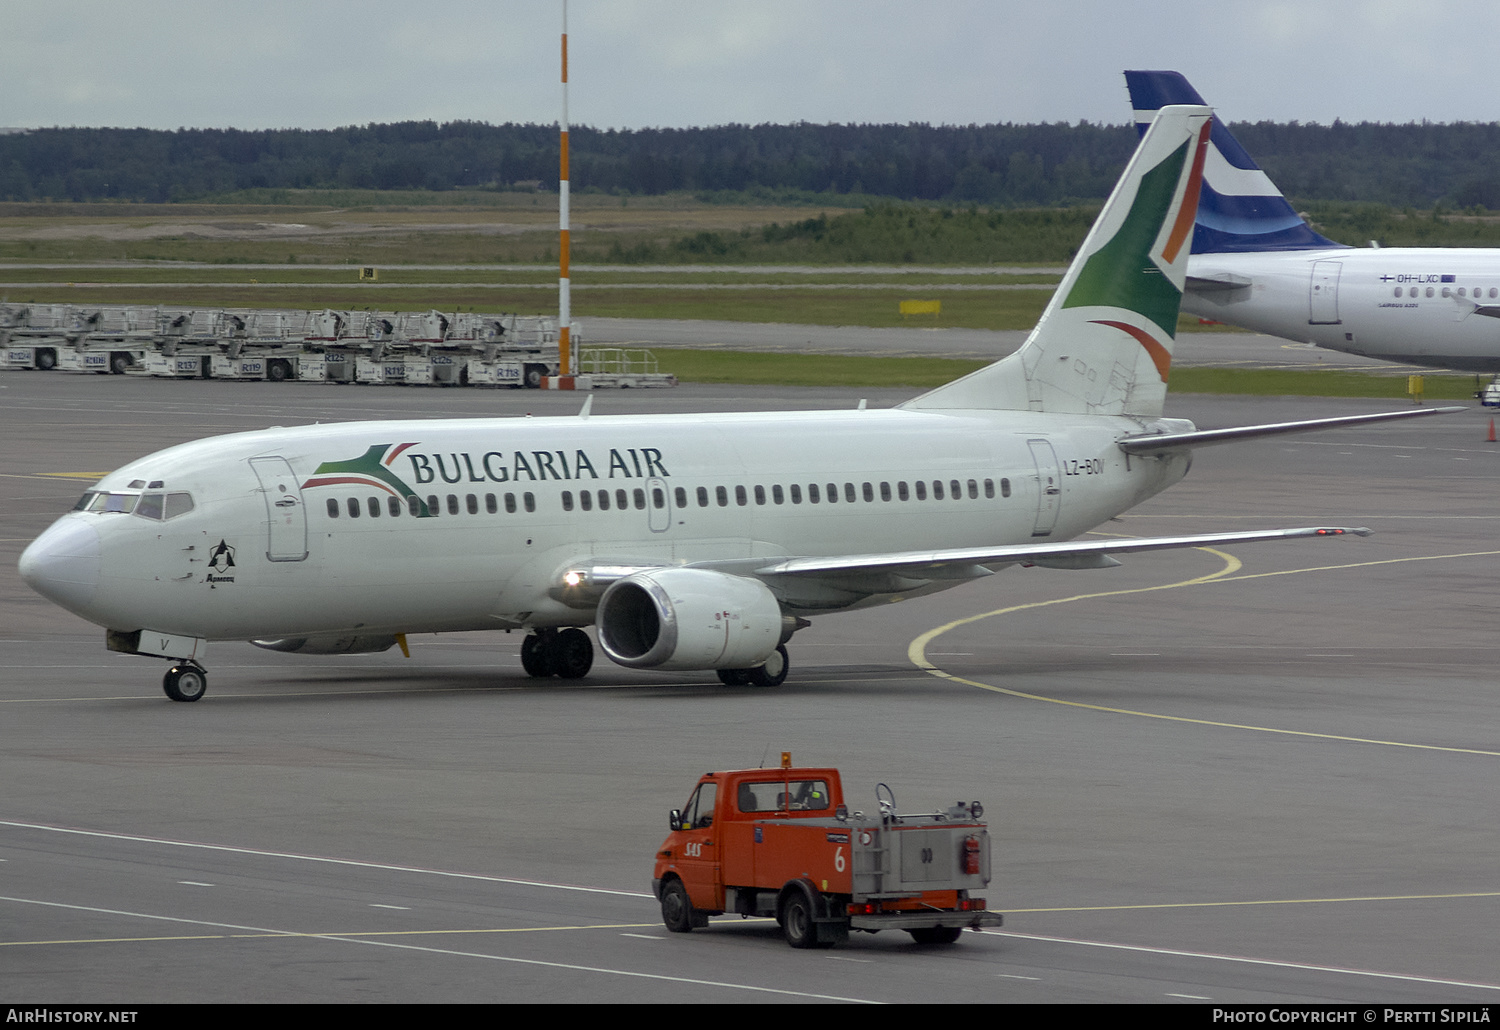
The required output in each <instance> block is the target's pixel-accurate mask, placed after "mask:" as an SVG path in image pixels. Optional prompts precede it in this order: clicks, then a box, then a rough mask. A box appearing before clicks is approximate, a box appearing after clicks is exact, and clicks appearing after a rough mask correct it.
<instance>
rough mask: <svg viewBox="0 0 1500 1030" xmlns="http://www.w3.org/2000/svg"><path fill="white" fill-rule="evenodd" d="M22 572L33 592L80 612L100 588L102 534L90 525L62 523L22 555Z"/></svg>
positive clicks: (55, 525)
mask: <svg viewBox="0 0 1500 1030" xmlns="http://www.w3.org/2000/svg"><path fill="white" fill-rule="evenodd" d="M19 568H20V572H21V578H22V579H24V580H25V581H26V582H27V584H29V585H30V587H31V589H33V590H35V591H36V592H37V593H39V594H41V595H42V596H43V597H46V598H48V599H49V600H52V601H56V602H57V603H58V604H60V605H62V606H63V607H64V608H67V609H69V610H71V611H75V612H76V611H79V610H80V609H82V608H85V607H87V605H88V604H89V602H90V601H92V600H93V599H94V592H95V591H96V590H97V589H98V588H99V534H98V533H97V532H95V531H94V527H93V526H91V525H89V524H88V523H87V522H82V521H80V520H78V519H63V520H62V521H60V522H57V523H54V524H53V525H52V526H51V527H50V528H49V529H48V530H47V531H46V532H45V533H43V534H42V535H41V536H39V537H37V538H36V539H35V540H33V541H32V542H31V546H29V547H27V548H26V550H24V551H22V552H21V561H20V562H19Z"/></svg>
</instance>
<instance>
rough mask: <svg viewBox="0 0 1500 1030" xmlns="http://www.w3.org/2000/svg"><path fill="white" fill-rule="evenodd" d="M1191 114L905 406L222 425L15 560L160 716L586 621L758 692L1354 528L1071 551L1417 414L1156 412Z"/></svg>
mask: <svg viewBox="0 0 1500 1030" xmlns="http://www.w3.org/2000/svg"><path fill="white" fill-rule="evenodd" d="M1208 119H1209V112H1208V110H1207V109H1206V108H1201V107H1172V108H1167V109H1164V110H1163V111H1162V112H1161V113H1160V115H1159V116H1158V118H1157V119H1156V121H1155V123H1154V125H1153V126H1152V128H1151V130H1150V131H1149V132H1147V133H1146V136H1145V138H1144V139H1143V140H1142V141H1141V143H1140V147H1139V149H1138V151H1137V152H1136V154H1135V156H1134V158H1132V160H1131V162H1130V164H1129V166H1128V167H1127V168H1126V170H1125V173H1124V176H1123V178H1122V179H1121V181H1120V183H1119V185H1118V186H1116V188H1115V191H1114V194H1113V195H1112V196H1111V198H1110V200H1109V202H1108V203H1107V205H1106V206H1105V209H1104V211H1103V212H1102V213H1101V214H1100V216H1099V221H1098V224H1096V225H1095V226H1094V228H1093V230H1092V232H1091V233H1090V234H1089V236H1088V238H1087V240H1086V241H1085V242H1084V245H1083V247H1082V249H1081V250H1080V252H1079V256H1078V258H1077V260H1076V261H1075V262H1074V263H1073V266H1072V267H1071V268H1070V269H1069V271H1068V273H1067V275H1066V277H1065V278H1064V279H1063V281H1062V285H1061V286H1060V288H1059V289H1058V291H1057V294H1056V296H1054V297H1053V299H1052V301H1051V303H1050V304H1049V305H1048V307H1047V310H1046V312H1045V313H1044V314H1043V316H1042V319H1041V321H1040V322H1039V323H1038V324H1037V327H1036V329H1035V330H1034V331H1033V332H1032V334H1031V336H1030V337H1029V339H1028V340H1027V342H1026V344H1025V346H1024V347H1022V348H1021V350H1020V351H1018V352H1017V353H1015V354H1013V355H1011V356H1010V357H1008V358H1006V359H1004V360H1003V361H1000V362H998V363H997V364H994V365H990V366H989V367H987V368H984V369H982V370H980V371H978V372H976V373H974V374H972V375H970V376H967V377H965V378H963V379H959V380H957V381H955V382H953V383H950V384H948V385H947V386H944V387H941V388H939V389H937V390H933V391H932V392H930V393H927V394H924V395H922V396H920V397H917V398H916V399H914V400H911V401H908V402H907V403H905V404H903V405H901V406H900V407H899V408H895V409H892V410H884V411H875V410H853V411H824V412H797V413H773V414H734V415H694V416H647V415H634V416H622V417H613V418H611V417H601V416H594V417H590V416H589V415H588V414H587V407H588V406H587V405H585V412H584V413H582V414H580V415H579V416H578V417H571V418H536V419H476V420H451V421H409V422H362V423H349V424H344V425H321V426H304V427H301V428H294V429H270V430H266V431H264V432H252V433H240V434H235V435H232V436H220V437H215V438H212V439H208V440H201V441H198V442H196V443H189V444H184V445H182V446H178V447H172V448H169V449H167V450H164V451H160V452H158V453H156V454H153V455H150V456H148V457H145V458H142V459H140V460H139V461H135V462H132V463H130V464H129V465H127V466H125V467H124V468H122V469H120V470H118V471H116V472H113V473H111V474H110V475H108V476H106V477H105V478H104V479H102V480H101V481H100V482H99V483H98V484H97V485H96V486H94V487H93V488H92V489H91V490H89V491H88V492H87V493H85V494H84V496H83V499H82V500H81V501H80V502H79V503H78V506H77V508H75V509H74V511H73V512H71V513H70V514H67V515H64V516H63V517H62V518H61V519H59V520H58V521H57V522H56V523H55V524H54V525H53V526H52V527H51V528H49V529H48V530H47V531H46V532H45V533H43V534H42V535H41V536H40V537H39V538H38V539H37V540H36V541H34V542H33V543H32V544H31V545H30V546H29V547H28V548H27V549H26V551H25V553H24V554H23V555H22V556H21V562H20V568H21V574H22V576H23V577H24V578H25V579H26V581H27V582H28V583H30V584H31V586H32V587H34V588H35V589H36V590H38V591H39V592H41V593H42V594H44V595H46V596H47V597H49V598H51V599H52V600H54V601H56V602H57V603H58V604H60V605H62V606H63V607H65V608H67V609H69V610H70V611H73V612H76V613H78V614H79V615H81V616H83V617H84V618H86V619H90V620H92V621H94V622H96V623H98V624H99V625H101V626H104V627H106V642H107V646H108V647H110V648H111V649H113V650H116V651H125V652H130V653H134V654H142V655H152V656H158V657H163V658H168V659H172V660H173V661H174V662H175V664H174V665H173V666H172V668H171V669H170V671H168V673H167V674H166V679H165V688H166V692H167V694H168V696H169V697H171V698H173V699H174V700H178V701H191V700H195V699H197V698H198V697H200V696H202V694H203V692H204V690H205V687H206V682H207V680H206V675H205V672H204V669H203V665H202V659H203V656H204V650H205V648H206V647H207V645H208V644H209V643H210V642H212V641H218V640H245V639H253V640H254V642H255V643H257V644H259V645H261V646H262V647H269V648H273V649H275V650H281V651H295V652H301V653H307V654H332V653H340V652H344V653H349V652H358V651H381V650H385V649H387V648H389V647H391V646H393V645H395V644H398V643H399V644H401V645H402V646H403V648H404V647H405V643H406V634H410V633H442V632H452V631H460V630H477V629H502V628H503V629H522V630H526V631H528V635H527V637H526V638H525V642H524V644H523V646H522V650H521V660H522V663H523V665H524V666H525V668H526V671H527V672H529V673H530V674H532V675H533V676H548V675H558V676H563V677H570V678H571V677H577V676H582V675H584V674H585V673H586V672H587V671H588V669H589V667H590V665H591V664H592V661H593V644H592V643H591V641H590V639H589V636H588V634H587V633H585V632H584V631H583V630H582V629H581V628H580V627H583V626H586V625H588V624H589V623H591V622H592V623H594V625H595V626H596V627H597V632H598V637H599V642H600V645H601V646H602V647H603V649H604V651H605V653H606V654H607V655H608V656H609V657H610V658H611V659H613V660H614V661H615V662H618V663H619V664H621V665H624V666H628V667H631V668H638V669H652V668H655V669H680V670H710V669H712V670H717V672H718V674H719V677H720V678H721V679H722V680H723V681H724V682H725V683H728V684H737V683H738V684H745V683H756V684H760V685H774V684H778V683H780V682H781V681H782V680H783V679H784V678H785V676H786V672H787V653H786V648H785V644H786V642H787V641H788V640H789V639H790V637H791V635H792V634H793V633H794V632H795V631H797V630H798V629H801V628H802V627H805V626H807V625H808V621H807V620H808V618H810V617H813V616H818V615H823V614H826V613H829V612H837V611H846V610H849V609H854V608H861V607H866V606H870V605H875V604H883V603H887V602H891V601H898V600H904V599H906V598H910V597H919V596H921V595H923V594H928V593H932V592H934V591H938V590H943V589H946V588H948V587H952V586H956V585H958V584H960V583H963V582H965V581H967V580H973V579H977V578H980V577H984V576H989V575H991V574H992V573H993V572H994V571H995V570H996V569H998V568H1001V567H1004V566H1007V565H1015V564H1030V565H1041V566H1048V567H1055V568H1067V569H1093V568H1107V567H1109V566H1112V565H1118V564H1119V563H1118V562H1117V561H1115V560H1114V559H1113V558H1111V557H1110V555H1111V554H1119V553H1125V552H1131V551H1144V550H1152V549H1160V548H1173V547H1194V546H1201V545H1206V544H1226V543H1235V542H1241V541H1249V540H1263V539H1271V538H1278V537H1289V536H1317V535H1330V534H1339V533H1344V532H1347V531H1346V530H1342V529H1329V528H1307V529H1284V530H1267V531H1259V532H1243V533H1219V534H1211V535H1202V536H1184V537H1167V538H1158V539H1144V540H1110V541H1107V542H1092V541H1090V542H1068V541H1069V540H1070V539H1071V538H1073V537H1076V536H1078V535H1079V534H1081V533H1083V532H1085V531H1087V530H1088V529H1090V528H1091V527H1093V526H1097V525H1099V524H1100V523H1102V522H1104V521H1106V520H1108V519H1109V518H1111V517H1112V516H1114V515H1117V514H1118V513H1120V512H1122V511H1125V510H1126V509H1128V508H1130V507H1132V506H1133V505H1135V504H1138V503H1139V502H1140V501H1142V500H1144V499H1146V498H1148V497H1150V496H1152V495H1153V494H1155V493H1157V492H1158V491H1160V490H1162V489H1164V488H1166V487H1167V486H1169V485H1171V484H1172V483H1174V482H1176V481H1177V480H1178V479H1180V478H1182V476H1183V475H1184V473H1186V472H1187V469H1188V465H1189V458H1190V455H1189V448H1190V447H1192V446H1193V445H1195V444H1200V443H1214V442H1218V441H1221V440H1226V439H1232V438H1237V437H1244V436H1255V435H1264V434H1268V433H1274V432H1288V431H1294V430H1297V429H1305V428H1315V427H1326V426H1327V425H1330V424H1344V423H1348V422H1352V421H1373V420H1379V419H1383V418H1391V417H1402V416H1405V415H1411V414H1418V415H1422V414H1429V413H1430V412H1428V411H1422V410H1418V411H1408V412H1401V413H1399V414H1397V415H1368V416H1355V417H1354V418H1352V419H1349V418H1345V419H1332V420H1321V421H1319V422H1317V423H1295V424H1283V425H1279V426H1258V427H1249V428H1243V429H1231V430H1219V431H1210V432H1206V433H1200V432H1196V431H1194V427H1193V426H1192V424H1191V423H1188V422H1186V421H1184V420H1180V419H1165V418H1162V417H1161V416H1162V403H1163V400H1164V398H1165V395H1166V390H1167V382H1166V381H1167V372H1168V368H1169V365H1170V362H1171V357H1172V344H1173V331H1174V329H1175V326H1176V320H1177V310H1178V301H1179V299H1180V296H1181V290H1182V282H1183V276H1184V272H1185V266H1186V263H1187V250H1188V247H1187V243H1188V236H1189V233H1190V232H1191V230H1192V226H1193V212H1194V210H1195V209H1196V207H1197V198H1198V191H1199V184H1200V181H1201V177H1202V166H1203V161H1204V157H1205V154H1206V151H1207V148H1208V125H1209V121H1208ZM1354 532H1364V531H1362V530H1355V531H1354Z"/></svg>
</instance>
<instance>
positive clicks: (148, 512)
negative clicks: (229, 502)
mask: <svg viewBox="0 0 1500 1030" xmlns="http://www.w3.org/2000/svg"><path fill="white" fill-rule="evenodd" d="M73 510H74V511H88V512H93V513H95V514H101V515H109V514H119V515H135V516H137V517H139V518H143V519H151V520H152V521H153V522H162V521H165V520H166V519H171V518H176V517H177V516H178V515H185V514H187V513H188V512H190V511H192V510H193V495H192V494H189V493H170V494H163V493H146V494H142V493H127V492H125V491H122V490H90V491H88V492H87V493H85V494H84V495H83V496H82V497H80V498H79V499H78V503H77V504H75V505H73Z"/></svg>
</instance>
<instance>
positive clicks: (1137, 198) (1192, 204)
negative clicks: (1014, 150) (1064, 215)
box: [907, 107, 1212, 416]
mask: <svg viewBox="0 0 1500 1030" xmlns="http://www.w3.org/2000/svg"><path fill="white" fill-rule="evenodd" d="M1211 114H1212V112H1211V111H1210V110H1209V108H1207V107H1164V108H1162V109H1161V110H1160V111H1159V112H1158V113H1157V116H1156V120H1155V121H1154V122H1152V124H1151V127H1150V129H1148V130H1147V132H1146V135H1145V136H1144V137H1142V139H1141V142H1140V146H1139V147H1137V148H1136V152H1135V155H1134V156H1133V157H1132V158H1131V160H1130V163H1129V164H1128V165H1126V167H1125V172H1124V174H1123V175H1121V177H1120V181H1119V183H1118V184H1117V185H1116V186H1115V189H1114V192H1113V193H1112V194H1111V195H1110V198H1109V200H1108V201H1107V202H1106V203H1105V205H1104V209H1103V210H1102V211H1101V212H1100V213H1099V218H1098V220H1097V221H1096V222H1095V223H1094V227H1093V228H1092V229H1091V230H1090V231H1089V234H1088V236H1087V237H1086V238H1085V239H1084V241H1083V245H1082V246H1081V247H1080V248H1079V251H1078V256H1077V257H1076V258H1074V260H1073V264H1072V265H1071V266H1070V267H1069V268H1068V271H1067V274H1066V275H1064V276H1063V280H1062V284H1061V285H1060V286H1059V287H1058V288H1057V292H1056V293H1055V294H1054V295H1053V297H1052V301H1051V303H1049V304H1048V305H1047V309H1046V311H1044V312H1043V313H1042V317H1041V320H1040V321H1039V322H1037V325H1036V328H1035V329H1033V330H1032V332H1031V335H1030V337H1028V338H1027V340H1026V344H1025V345H1024V346H1023V347H1022V348H1021V350H1019V351H1017V352H1016V353H1015V354H1013V355H1011V357H1009V358H1007V359H1005V360H1004V361H1000V362H997V363H996V364H994V365H991V366H990V367H989V368H986V369H981V370H980V371H978V372H976V373H974V374H973V375H971V376H968V377H966V378H964V379H960V380H958V381H957V382H956V383H950V384H949V385H948V386H946V387H940V388H939V389H937V390H935V391H933V392H932V393H930V394H927V395H924V396H923V397H919V398H917V399H916V400H915V401H911V402H908V405H907V406H909V407H918V408H960V407H968V408H1016V409H1025V410H1031V411H1055V412H1071V413H1086V414H1099V415H1120V414H1132V415H1151V416H1155V415H1160V414H1161V411H1162V403H1163V401H1164V400H1165V398H1166V391H1167V377H1168V374H1169V373H1170V371H1171V367H1172V346H1173V344H1174V343H1175V340H1176V335H1177V315H1178V309H1179V307H1180V305H1181V303H1182V293H1183V288H1184V286H1185V284H1186V282H1187V261H1188V251H1189V250H1190V249H1191V247H1190V243H1191V240H1192V233H1193V222H1194V219H1195V217H1196V215H1197V211H1198V195H1199V192H1200V191H1201V189H1202V184H1203V162H1204V158H1205V157H1206V156H1207V153H1208V136H1209V128H1210V117H1211Z"/></svg>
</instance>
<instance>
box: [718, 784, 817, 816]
mask: <svg viewBox="0 0 1500 1030" xmlns="http://www.w3.org/2000/svg"><path fill="white" fill-rule="evenodd" d="M736 802H737V804H738V805H739V809H740V811H741V812H780V811H783V810H790V811H793V812H822V811H826V810H827V809H828V807H829V801H828V782H827V781H826V780H773V781H770V782H767V783H742V784H740V788H739V797H738V798H737V799H736Z"/></svg>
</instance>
